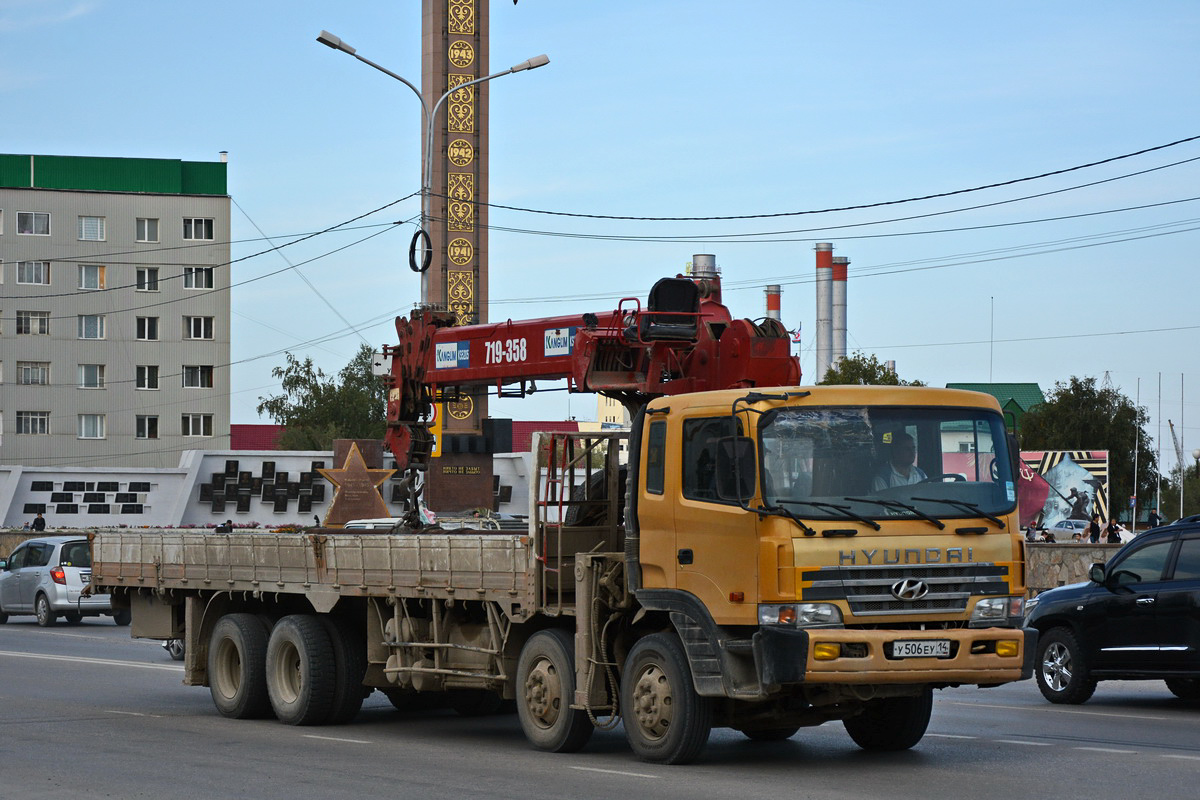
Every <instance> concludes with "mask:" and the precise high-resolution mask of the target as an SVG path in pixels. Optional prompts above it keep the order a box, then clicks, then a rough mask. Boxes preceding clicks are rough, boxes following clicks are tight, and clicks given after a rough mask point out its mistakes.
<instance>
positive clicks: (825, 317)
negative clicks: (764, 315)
mask: <svg viewBox="0 0 1200 800" xmlns="http://www.w3.org/2000/svg"><path fill="white" fill-rule="evenodd" d="M813 249H814V250H816V251H817V342H816V351H817V353H816V355H817V364H816V369H814V370H813V378H814V380H815V381H816V382H817V383H820V382H821V381H823V380H824V379H825V373H826V372H828V371H829V367H830V366H832V357H833V285H832V284H833V245H832V244H830V243H829V242H820V243H818V244H817V246H816V247H814V248H813Z"/></svg>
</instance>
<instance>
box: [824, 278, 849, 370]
mask: <svg viewBox="0 0 1200 800" xmlns="http://www.w3.org/2000/svg"><path fill="white" fill-rule="evenodd" d="M849 264H850V259H848V258H846V257H845V256H834V257H833V314H832V315H831V316H832V318H833V319H832V322H833V341H832V342H831V346H832V351H833V352H832V355H831V356H830V359H829V365H830V366H831V367H836V366H837V365H838V364H839V363H841V361H842V359H843V358H845V357H846V267H847V266H849Z"/></svg>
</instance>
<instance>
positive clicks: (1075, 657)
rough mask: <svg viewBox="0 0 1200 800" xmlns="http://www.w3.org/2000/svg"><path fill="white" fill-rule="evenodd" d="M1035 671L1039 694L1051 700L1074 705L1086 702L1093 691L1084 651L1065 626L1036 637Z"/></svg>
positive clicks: (1094, 683) (1093, 683)
mask: <svg viewBox="0 0 1200 800" xmlns="http://www.w3.org/2000/svg"><path fill="white" fill-rule="evenodd" d="M1034 672H1036V673H1037V683H1038V689H1040V690H1041V692H1042V697H1045V698H1046V699H1047V700H1049V701H1050V702H1051V703H1069V704H1072V705H1077V704H1079V703H1084V702H1087V700H1088V698H1089V697H1091V696H1092V693H1093V692H1095V691H1096V681H1094V680H1092V679H1091V678H1090V677H1089V676H1088V669H1087V664H1086V663H1085V662H1084V659H1083V651H1082V650H1081V649H1080V647H1079V643H1078V642H1077V641H1075V635H1074V634H1073V633H1071V632H1070V631H1069V630H1067V629H1066V628H1053V629H1052V630H1050V631H1047V632H1046V633H1045V634H1043V635H1042V636H1041V637H1040V638H1039V640H1038V656H1037V660H1036V663H1035V664H1034Z"/></svg>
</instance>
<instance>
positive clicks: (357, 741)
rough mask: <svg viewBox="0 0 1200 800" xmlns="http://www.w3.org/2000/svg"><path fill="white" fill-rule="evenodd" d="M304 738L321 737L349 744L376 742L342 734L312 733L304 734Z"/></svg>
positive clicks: (327, 740) (324, 739) (329, 740)
mask: <svg viewBox="0 0 1200 800" xmlns="http://www.w3.org/2000/svg"><path fill="white" fill-rule="evenodd" d="M304 738H305V739H321V740H322V741H326V742H347V743H349V744H374V742H369V741H367V740H366V739H347V738H345V737H342V736H317V735H315V734H312V733H306V734H304Z"/></svg>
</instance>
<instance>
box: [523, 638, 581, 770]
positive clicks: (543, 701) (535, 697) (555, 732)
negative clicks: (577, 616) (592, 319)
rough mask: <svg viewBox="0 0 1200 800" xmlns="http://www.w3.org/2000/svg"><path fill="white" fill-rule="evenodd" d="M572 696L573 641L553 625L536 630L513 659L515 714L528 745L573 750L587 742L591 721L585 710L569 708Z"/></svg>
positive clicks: (573, 671)
mask: <svg viewBox="0 0 1200 800" xmlns="http://www.w3.org/2000/svg"><path fill="white" fill-rule="evenodd" d="M574 699H575V645H574V642H572V641H571V637H570V636H569V635H567V633H566V632H565V631H561V630H558V629H557V628H551V629H549V630H544V631H538V632H537V633H535V634H534V635H533V636H530V637H529V641H527V642H525V646H524V647H522V648H521V657H520V659H518V661H517V716H518V717H519V718H520V720H521V729H522V730H523V731H524V732H525V738H526V739H528V740H529V743H530V744H531V745H533V746H534V747H536V748H537V749H539V750H548V751H550V752H551V753H575V752H578V751H579V750H580V749H582V748H583V746H584V745H585V744H587V741H588V739H590V738H591V737H592V730H593V728H592V722H591V720H589V719H588V716H587V714H586V713H585V712H583V711H579V710H577V709H573V708H571V703H572V702H573V701H574Z"/></svg>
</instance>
